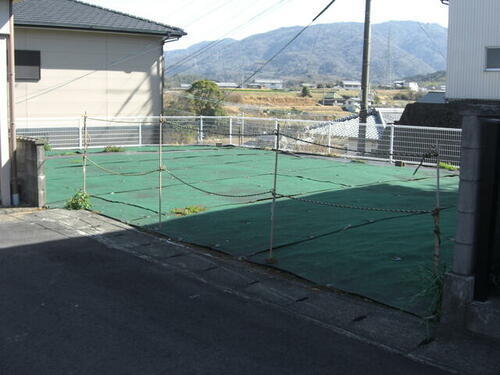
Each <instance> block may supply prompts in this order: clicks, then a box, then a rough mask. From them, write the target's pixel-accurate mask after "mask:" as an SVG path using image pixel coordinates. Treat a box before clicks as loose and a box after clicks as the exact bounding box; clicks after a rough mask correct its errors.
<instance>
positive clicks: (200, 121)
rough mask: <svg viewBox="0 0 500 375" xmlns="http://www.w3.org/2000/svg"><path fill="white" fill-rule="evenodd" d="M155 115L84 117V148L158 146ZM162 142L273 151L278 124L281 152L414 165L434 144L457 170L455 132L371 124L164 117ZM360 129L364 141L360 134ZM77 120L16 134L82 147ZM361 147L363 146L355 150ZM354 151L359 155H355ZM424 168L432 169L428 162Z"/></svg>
mask: <svg viewBox="0 0 500 375" xmlns="http://www.w3.org/2000/svg"><path fill="white" fill-rule="evenodd" d="M160 120H161V118H160V117H159V116H149V117H113V118H102V117H87V119H86V122H87V137H88V138H89V139H88V140H87V141H88V143H89V147H93V148H98V147H105V146H110V145H113V146H138V147H140V146H147V145H156V144H158V139H159V132H160ZM162 120H163V122H164V125H163V141H164V143H165V144H171V145H188V144H198V145H208V144H215V143H223V144H229V145H234V146H241V147H254V148H268V149H274V148H276V137H275V133H276V129H277V126H278V124H279V125H280V128H281V133H282V134H283V136H282V137H281V139H280V146H281V150H284V151H289V152H295V153H310V154H318V155H330V156H341V157H350V158H360V159H373V160H382V161H389V162H394V161H397V160H400V161H404V162H407V163H420V162H421V159H422V155H423V154H425V153H428V152H429V150H431V149H433V148H435V147H436V145H439V149H440V154H441V161H443V162H445V163H448V164H451V165H453V166H457V167H458V166H459V165H460V145H461V136H462V132H461V130H460V129H452V128H434V127H422V126H407V125H383V124H378V123H375V122H374V121H373V119H371V120H370V121H371V122H368V123H367V124H359V122H358V119H357V118H353V119H348V120H343V121H337V122H336V121H314V120H295V119H277V118H256V117H239V116H224V117H207V116H164V117H163V118H162ZM363 127H365V128H366V129H365V130H366V132H361V133H365V134H366V138H365V139H360V138H359V134H360V129H362V128H363ZM82 129H83V117H71V118H20V119H17V133H18V134H19V135H22V136H30V137H37V138H44V139H46V140H47V142H48V143H49V144H50V145H51V147H52V148H53V149H75V148H80V149H81V148H83V144H84V139H83V138H84V135H83V130H82ZM361 142H362V143H363V144H364V147H363V148H362V149H360V148H359V145H360V144H361ZM358 150H359V151H358ZM425 162H426V164H427V163H428V164H431V165H433V164H435V162H436V161H435V160H433V159H432V158H429V159H428V160H425Z"/></svg>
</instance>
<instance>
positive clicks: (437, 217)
mask: <svg viewBox="0 0 500 375" xmlns="http://www.w3.org/2000/svg"><path fill="white" fill-rule="evenodd" d="M440 164H441V158H440V150H439V141H436V208H435V209H434V212H433V213H432V216H433V217H434V271H435V273H436V275H437V274H438V272H439V266H440V263H441V182H440V178H441V171H440Z"/></svg>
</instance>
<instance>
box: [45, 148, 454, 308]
mask: <svg viewBox="0 0 500 375" xmlns="http://www.w3.org/2000/svg"><path fill="white" fill-rule="evenodd" d="M162 155H163V160H164V165H165V166H166V167H167V168H168V170H169V171H170V172H171V173H173V174H174V175H175V176H177V177H179V178H180V179H181V180H182V181H184V182H186V183H188V184H192V185H193V186H194V187H196V188H200V189H203V190H207V191H210V192H215V193H220V194H222V195H239V196H244V195H248V194H254V193H260V192H269V191H270V190H271V188H272V184H273V175H274V173H273V172H274V157H275V154H274V153H273V152H271V151H264V150H255V149H243V148H215V147H201V146H200V147H196V146H194V147H193V146H191V147H187V146H186V147H165V148H164V150H163V154H162ZM89 158H90V159H91V161H93V162H95V163H97V164H98V165H99V166H100V167H102V168H103V169H99V168H97V167H96V166H94V165H92V164H89V166H88V167H87V189H88V192H89V193H90V194H91V195H92V196H93V197H92V205H93V209H95V210H97V211H100V212H102V213H103V214H105V215H108V216H111V217H114V218H116V219H119V220H122V221H124V222H127V223H130V224H133V225H137V226H141V227H145V228H147V229H148V230H154V231H161V232H162V233H163V234H167V235H168V236H169V237H171V238H173V239H177V240H182V241H185V242H190V243H195V244H198V245H202V246H207V247H210V248H213V249H216V250H219V251H223V252H225V253H229V254H232V255H235V256H244V257H246V258H247V259H249V260H251V261H254V262H259V263H265V259H266V258H267V256H268V252H267V251H266V250H267V249H268V248H269V235H270V213H271V195H270V194H269V193H266V194H263V195H259V196H250V197H226V196H218V195H209V194H206V193H205V192H202V191H199V190H195V189H194V188H193V186H188V185H186V184H185V183H183V182H181V181H179V180H178V179H175V178H173V177H172V176H170V175H169V174H168V173H166V172H163V178H162V213H163V221H162V224H161V227H160V226H159V224H158V207H159V198H158V195H159V194H158V191H159V190H158V185H159V177H158V173H157V172H155V173H151V174H148V175H145V176H137V177H131V176H120V175H115V174H111V173H110V172H114V173H125V174H127V173H128V174H130V173H137V172H146V171H153V170H156V169H158V166H159V163H158V153H157V152H156V151H155V149H154V148H141V149H127V150H126V152H121V153H99V152H93V153H91V154H90V156H89ZM414 169H415V167H411V168H410V167H405V168H398V167H394V166H390V165H387V164H378V165H376V164H373V163H358V162H352V161H349V160H344V159H334V158H319V157H310V156H297V155H287V154H280V156H279V168H278V180H277V181H278V185H277V192H278V193H279V194H281V195H292V196H294V197H298V198H304V199H307V200H311V201H318V202H320V203H337V204H343V205H351V206H357V207H371V208H390V209H407V210H414V209H417V210H432V209H433V208H434V207H435V197H436V193H435V186H436V178H435V176H436V171H435V170H434V169H426V168H421V169H420V170H419V171H418V172H417V173H416V174H415V175H413V172H414ZM46 174H47V193H48V202H49V206H51V207H61V206H63V205H64V203H65V201H66V200H67V199H69V198H70V197H71V196H72V195H73V194H74V193H75V192H76V191H77V190H78V189H80V188H81V186H82V158H81V155H78V154H74V155H68V154H66V155H64V154H63V155H61V153H58V152H51V153H50V155H49V159H48V160H47V162H46ZM441 175H442V178H441V205H442V207H445V208H446V209H445V210H444V211H442V214H441V224H442V228H441V230H442V259H443V262H444V263H445V264H449V263H450V261H451V254H452V243H453V238H452V237H453V236H454V229H455V205H456V200H457V190H458V189H457V187H458V176H457V175H456V173H452V172H446V171H442V173H441ZM188 206H203V207H205V208H206V211H205V212H202V213H198V214H194V215H189V216H183V217H179V216H176V215H175V214H173V213H172V210H174V209H176V208H184V207H188ZM274 247H275V251H274V256H275V258H276V259H277V264H275V265H274V266H275V267H278V268H280V269H283V270H286V271H289V272H292V273H294V274H296V275H298V276H301V277H303V278H305V279H308V280H311V281H314V282H317V283H319V284H322V285H328V286H331V287H334V288H337V289H341V290H344V291H347V292H351V293H355V294H359V295H362V296H366V297H369V298H372V299H374V300H377V301H379V302H382V303H385V304H388V305H391V306H394V307H397V308H401V309H404V310H407V311H411V312H414V313H416V314H419V315H428V314H430V313H431V312H432V301H433V296H432V293H430V292H428V291H429V290H431V288H432V281H431V279H432V278H431V274H432V273H431V271H432V265H433V263H432V260H433V251H434V222H433V217H432V215H430V214H428V213H427V214H416V213H407V212H380V211H370V210H358V209H352V208H338V207H330V206H324V205H319V204H316V203H314V202H303V201H296V200H292V199H289V198H280V199H278V201H277V206H276V228H275V241H274ZM426 291H427V292H426Z"/></svg>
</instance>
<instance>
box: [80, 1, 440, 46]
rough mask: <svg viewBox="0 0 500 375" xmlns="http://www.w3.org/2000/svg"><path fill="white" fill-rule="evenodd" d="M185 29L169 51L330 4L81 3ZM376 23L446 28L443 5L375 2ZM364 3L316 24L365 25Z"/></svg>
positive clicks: (290, 20) (290, 19)
mask: <svg viewBox="0 0 500 375" xmlns="http://www.w3.org/2000/svg"><path fill="white" fill-rule="evenodd" d="M83 1H86V2H88V3H91V4H95V5H99V6H102V7H105V8H110V9H114V10H118V11H122V12H126V13H129V14H132V15H136V16H139V17H144V18H148V19H151V20H154V21H158V22H161V23H166V24H168V25H172V26H177V27H181V28H183V29H184V30H185V31H186V32H187V33H188V35H187V36H185V37H183V38H182V39H181V40H180V41H177V42H175V43H171V44H169V45H168V49H179V48H186V47H188V46H190V45H193V44H196V43H199V42H202V41H206V40H217V39H221V38H233V39H243V38H245V37H247V36H250V35H253V34H258V33H262V32H266V31H270V30H274V29H278V28H280V27H286V26H297V25H307V24H308V23H309V22H310V21H311V20H312V19H313V18H314V16H315V15H316V14H317V13H319V12H320V11H321V10H322V9H323V8H324V7H325V6H326V5H327V4H328V3H329V2H330V0H83ZM371 8H372V22H373V23H381V22H385V21H391V20H414V21H419V22H422V23H437V24H440V25H442V26H445V27H447V26H448V7H447V6H445V5H443V4H441V1H440V0H372V6H371ZM364 10H365V0H336V2H335V3H334V4H333V5H332V6H331V7H330V8H329V9H328V10H327V11H326V12H325V13H324V14H323V15H322V16H321V18H320V19H318V21H317V22H316V23H333V22H363V21H364Z"/></svg>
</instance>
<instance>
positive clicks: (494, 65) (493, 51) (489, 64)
mask: <svg viewBox="0 0 500 375" xmlns="http://www.w3.org/2000/svg"><path fill="white" fill-rule="evenodd" d="M490 69H491V70H500V47H488V48H486V70H490Z"/></svg>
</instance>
